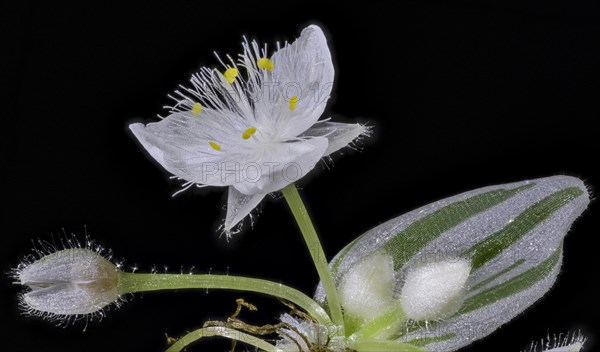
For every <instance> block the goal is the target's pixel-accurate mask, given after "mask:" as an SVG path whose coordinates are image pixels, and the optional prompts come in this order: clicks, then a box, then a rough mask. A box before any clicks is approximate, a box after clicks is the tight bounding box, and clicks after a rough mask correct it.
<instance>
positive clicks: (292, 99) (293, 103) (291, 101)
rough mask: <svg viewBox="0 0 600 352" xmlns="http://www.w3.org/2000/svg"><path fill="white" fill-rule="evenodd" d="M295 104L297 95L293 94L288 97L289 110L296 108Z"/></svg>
mask: <svg viewBox="0 0 600 352" xmlns="http://www.w3.org/2000/svg"><path fill="white" fill-rule="evenodd" d="M296 104H298V97H297V96H295V95H294V96H293V97H292V98H291V99H290V110H294V109H295V108H296Z"/></svg>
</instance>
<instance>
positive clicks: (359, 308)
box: [340, 253, 396, 321]
mask: <svg viewBox="0 0 600 352" xmlns="http://www.w3.org/2000/svg"><path fill="white" fill-rule="evenodd" d="M395 285H396V280H395V278H394V263H393V260H392V257H390V256H389V255H385V254H383V253H375V254H372V255H370V256H369V257H366V258H365V259H363V260H362V261H360V262H359V263H357V264H356V265H355V266H354V267H352V268H351V269H350V270H349V271H348V273H347V274H346V275H345V276H344V277H343V278H342V282H341V285H340V296H341V300H342V305H343V307H344V310H345V312H346V313H348V314H350V315H351V316H354V317H356V318H359V319H361V320H363V321H368V320H371V319H373V318H375V317H377V316H379V315H381V314H383V313H385V312H386V311H387V310H389V309H390V307H391V306H392V304H393V297H394V286H395Z"/></svg>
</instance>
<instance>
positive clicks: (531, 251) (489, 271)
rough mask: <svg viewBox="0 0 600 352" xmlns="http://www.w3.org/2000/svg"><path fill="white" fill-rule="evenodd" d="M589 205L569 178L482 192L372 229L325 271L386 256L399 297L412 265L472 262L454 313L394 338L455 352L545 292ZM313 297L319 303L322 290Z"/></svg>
mask: <svg viewBox="0 0 600 352" xmlns="http://www.w3.org/2000/svg"><path fill="white" fill-rule="evenodd" d="M588 203H589V195H588V192H587V189H586V187H585V185H584V184H583V182H582V181H581V180H579V179H577V178H574V177H569V176H555V177H548V178H543V179H537V180H532V181H523V182H517V183H511V184H505V185H499V186H491V187H485V188H481V189H477V190H474V191H470V192H466V193H463V194H460V195H457V196H454V197H450V198H447V199H444V200H441V201H438V202H435V203H432V204H429V205H427V206H424V207H422V208H420V209H417V210H414V211H412V212H409V213H407V214H405V215H402V216H400V217H397V218H395V219H392V220H390V221H388V222H386V223H384V224H382V225H380V226H377V227H376V228H374V229H372V230H370V231H368V232H366V233H365V234H363V235H362V236H360V237H358V238H357V239H356V240H354V241H353V242H352V243H350V244H349V245H348V246H346V248H344V249H343V250H342V251H341V252H340V253H339V254H338V255H337V256H336V257H335V258H334V259H333V260H332V262H331V264H330V267H331V270H332V272H333V274H334V277H335V278H336V280H337V281H338V283H339V282H340V279H341V278H342V277H343V276H344V274H345V273H347V272H348V271H349V269H351V268H352V267H353V266H354V265H356V263H358V262H359V261H361V260H362V259H363V258H365V257H366V256H368V255H370V254H372V253H375V252H383V253H386V254H387V255H390V256H391V257H392V258H393V266H394V270H395V271H396V281H397V283H396V285H397V286H396V291H395V292H396V293H398V292H400V290H401V288H402V286H403V282H404V281H403V280H404V278H405V276H406V271H407V269H408V268H410V267H411V266H412V265H417V263H424V262H425V263H426V262H430V261H436V260H439V259H443V258H448V257H462V258H467V259H469V260H471V263H472V265H473V269H472V271H471V274H470V275H469V278H468V280H467V283H466V290H467V295H466V298H465V301H464V303H463V305H462V307H461V308H460V310H459V312H458V313H456V314H455V315H453V316H451V317H450V318H447V319H445V320H443V321H434V322H428V323H427V324H413V325H412V326H409V327H407V328H406V329H405V330H404V331H400V332H399V334H398V336H396V338H397V339H398V341H400V342H408V343H411V344H415V345H418V346H422V347H424V348H426V349H427V350H431V351H440V352H441V351H444V352H448V351H454V350H456V349H458V348H461V347H463V346H466V345H468V344H470V343H471V342H473V341H474V340H477V339H480V338H482V337H484V336H486V335H488V334H490V333H492V332H493V331H494V330H496V329H497V328H498V327H499V326H501V325H502V324H505V323H506V322H508V321H510V320H511V319H513V318H514V317H515V316H517V315H518V314H520V313H521V312H523V311H524V310H525V309H527V308H528V307H529V306H531V305H532V304H533V303H534V302H535V301H537V300H538V299H540V298H541V297H542V296H543V295H544V294H545V293H546V292H547V291H548V290H549V289H550V288H551V286H552V285H553V284H554V281H555V280H556V277H557V275H558V272H559V270H560V265H561V262H562V241H563V238H564V236H565V235H566V233H567V231H568V230H569V228H570V226H571V224H572V223H573V221H574V220H575V219H576V218H577V217H578V216H579V215H580V214H581V213H582V212H583V211H584V210H585V208H586V207H587V205H588ZM315 297H316V298H317V299H318V300H319V301H321V302H322V301H323V300H324V294H323V291H322V289H321V288H320V287H319V288H318V289H317V292H316V294H315Z"/></svg>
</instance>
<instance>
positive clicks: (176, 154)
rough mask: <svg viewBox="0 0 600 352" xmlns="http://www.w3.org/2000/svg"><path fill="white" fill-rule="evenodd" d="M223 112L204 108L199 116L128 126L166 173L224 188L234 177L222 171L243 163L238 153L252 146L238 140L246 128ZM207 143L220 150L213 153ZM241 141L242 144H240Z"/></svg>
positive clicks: (186, 114) (181, 115)
mask: <svg viewBox="0 0 600 352" xmlns="http://www.w3.org/2000/svg"><path fill="white" fill-rule="evenodd" d="M226 113H227V112H224V111H214V110H209V109H205V110H203V111H202V113H201V114H200V115H199V116H194V115H193V114H192V113H190V112H179V113H173V114H171V115H169V116H168V117H166V118H164V119H162V120H160V121H158V122H154V123H149V124H147V125H143V124H141V123H134V124H131V125H130V126H129V128H130V129H131V131H132V132H133V134H134V135H135V137H136V138H137V139H138V141H139V142H140V143H141V144H142V146H143V147H144V149H146V151H148V153H149V154H150V155H151V156H152V157H153V158H154V159H155V160H156V161H157V162H158V163H159V164H160V165H161V166H162V167H164V168H165V170H167V171H168V172H170V173H172V174H173V175H175V176H177V177H179V178H181V179H184V180H186V181H190V182H194V183H198V184H206V185H211V186H227V185H231V184H232V183H234V182H235V178H232V177H227V176H230V175H228V174H226V173H223V172H221V169H222V168H226V167H229V169H231V167H230V164H231V163H236V162H239V161H240V160H243V159H244V157H240V153H241V154H247V153H248V152H249V149H252V148H248V146H253V145H254V143H252V144H250V143H248V141H244V140H243V139H242V138H241V134H242V131H243V130H244V129H245V128H247V127H246V126H245V125H239V124H240V123H242V122H241V121H238V119H237V118H236V117H235V116H229V115H226ZM210 142H215V143H217V144H219V145H220V146H221V147H222V150H221V151H217V150H214V149H213V148H212V147H211V146H210V144H209V143H210ZM244 142H246V143H245V144H244Z"/></svg>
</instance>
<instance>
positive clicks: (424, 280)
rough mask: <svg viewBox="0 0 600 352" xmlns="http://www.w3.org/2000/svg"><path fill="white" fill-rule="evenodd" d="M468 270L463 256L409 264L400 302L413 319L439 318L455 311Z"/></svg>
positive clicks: (459, 305)
mask: <svg viewBox="0 0 600 352" xmlns="http://www.w3.org/2000/svg"><path fill="white" fill-rule="evenodd" d="M470 272H471V263H470V262H469V261H468V260H466V259H446V260H441V261H438V262H431V263H426V264H423V265H420V266H417V267H415V268H412V269H410V270H409V271H408V273H407V274H406V279H405V281H404V286H403V287H402V292H401V294H400V303H401V304H402V308H403V309H404V313H405V314H406V317H407V318H409V319H413V320H441V319H444V318H448V317H450V316H452V315H453V314H454V313H456V312H458V310H459V309H460V307H461V305H462V304H463V302H464V298H465V283H466V282H467V279H468V278H469V273H470Z"/></svg>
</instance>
